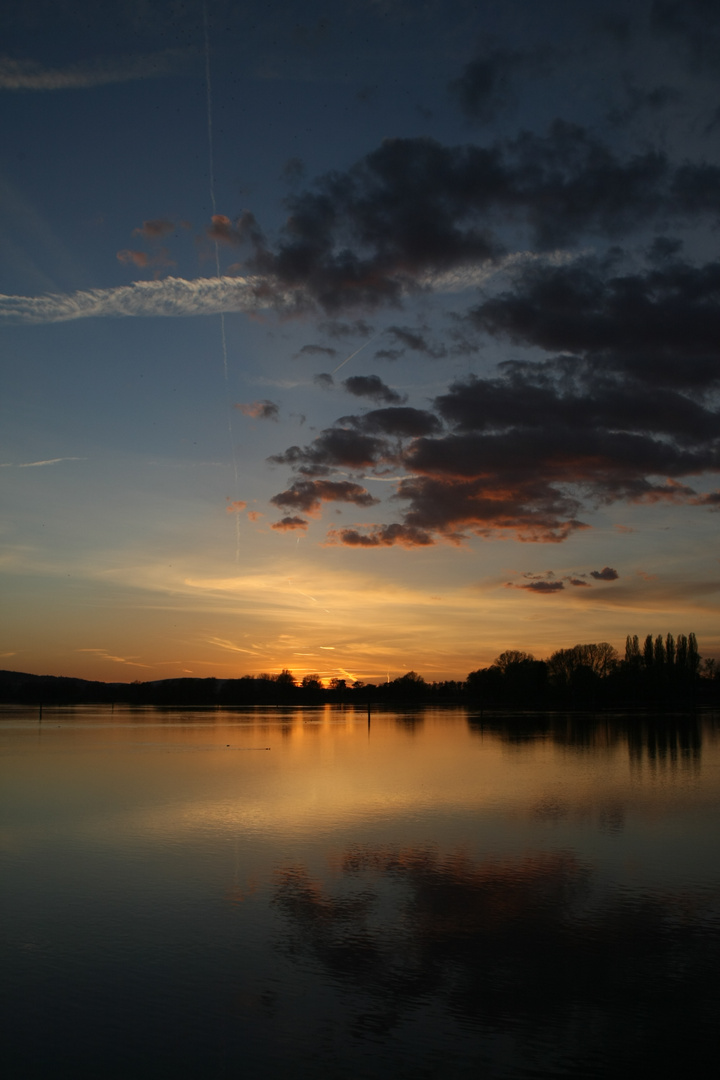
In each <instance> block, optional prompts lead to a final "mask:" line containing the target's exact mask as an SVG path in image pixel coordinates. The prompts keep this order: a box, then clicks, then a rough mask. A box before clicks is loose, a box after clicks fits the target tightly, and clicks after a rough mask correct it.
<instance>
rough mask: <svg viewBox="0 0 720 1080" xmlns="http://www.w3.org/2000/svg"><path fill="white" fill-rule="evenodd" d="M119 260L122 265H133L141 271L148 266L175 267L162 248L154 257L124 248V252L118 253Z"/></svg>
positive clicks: (165, 250) (143, 252)
mask: <svg viewBox="0 0 720 1080" xmlns="http://www.w3.org/2000/svg"><path fill="white" fill-rule="evenodd" d="M117 258H118V260H119V261H120V262H121V263H133V264H134V265H135V266H137V267H139V268H140V269H141V270H144V269H146V268H147V267H148V266H156V267H161V266H175V263H174V261H173V260H172V259H171V258H170V256H169V254H168V251H167V249H166V248H160V250H159V251H157V252H155V254H154V255H148V253H147V252H146V251H131V250H130V249H129V248H123V250H122V251H118V253H117Z"/></svg>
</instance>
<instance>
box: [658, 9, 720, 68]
mask: <svg viewBox="0 0 720 1080" xmlns="http://www.w3.org/2000/svg"><path fill="white" fill-rule="evenodd" d="M651 23H652V26H653V28H654V29H655V30H656V31H657V32H658V33H660V34H663V35H666V36H667V37H669V38H671V39H672V40H673V42H674V43H678V42H679V43H681V44H682V45H683V46H684V48H685V57H686V59H687V60H688V61H689V62H690V64H691V65H692V66H693V68H697V67H698V66H699V67H701V68H704V67H705V66H713V67H714V66H715V65H716V64H717V62H718V60H720V9H718V5H717V3H716V2H715V0H654V2H653V5H652V8H651Z"/></svg>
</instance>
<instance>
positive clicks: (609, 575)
mask: <svg viewBox="0 0 720 1080" xmlns="http://www.w3.org/2000/svg"><path fill="white" fill-rule="evenodd" d="M590 577H592V578H595V580H596V581H617V579H618V578H619V577H620V575H619V574H618V572H617V570H613V568H612V567H611V566H605V567H604V568H603V569H602V570H591V571H590Z"/></svg>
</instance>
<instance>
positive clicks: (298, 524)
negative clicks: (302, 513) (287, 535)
mask: <svg viewBox="0 0 720 1080" xmlns="http://www.w3.org/2000/svg"><path fill="white" fill-rule="evenodd" d="M307 527H308V523H307V521H305V519H304V518H301V517H284V518H281V519H280V521H276V522H275V523H274V524H273V525H271V526H270V528H271V529H276V530H277V531H278V532H290V531H292V530H293V529H307Z"/></svg>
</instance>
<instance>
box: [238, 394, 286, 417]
mask: <svg viewBox="0 0 720 1080" xmlns="http://www.w3.org/2000/svg"><path fill="white" fill-rule="evenodd" d="M234 408H236V409H239V410H240V412H241V413H242V414H243V416H249V417H251V418H252V419H253V420H277V418H278V417H279V415H280V409H279V407H278V406H277V405H276V404H275V402H274V401H268V400H267V398H265V399H264V400H263V401H248V402H242V403H241V402H238V403H237V404H236V405H235V406H234Z"/></svg>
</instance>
